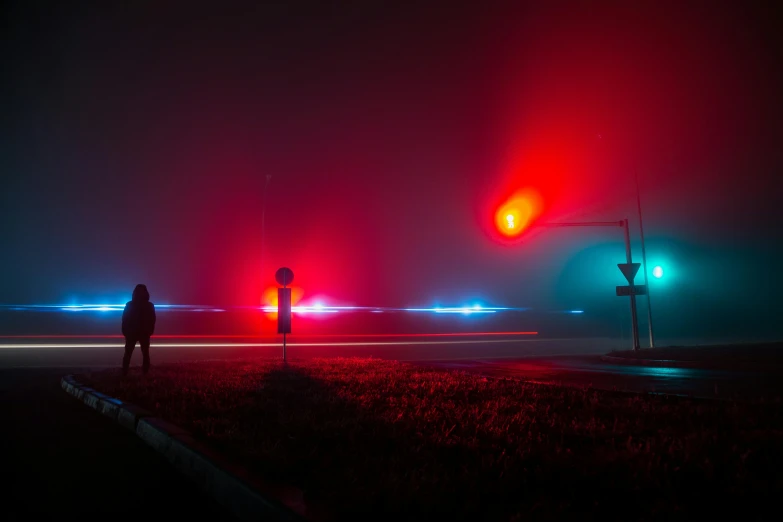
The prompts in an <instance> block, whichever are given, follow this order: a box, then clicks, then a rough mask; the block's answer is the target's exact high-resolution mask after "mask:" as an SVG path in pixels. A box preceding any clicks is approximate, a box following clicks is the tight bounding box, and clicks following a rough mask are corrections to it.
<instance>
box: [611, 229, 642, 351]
mask: <svg viewBox="0 0 783 522" xmlns="http://www.w3.org/2000/svg"><path fill="white" fill-rule="evenodd" d="M622 224H623V231H624V232H625V263H620V264H618V265H617V268H619V269H620V272H622V273H623V275H624V276H625V279H627V280H628V286H627V287H625V288H627V289H628V293H627V294H625V293H623V295H628V296H629V297H630V298H631V332H632V335H633V349H634V351H636V350H638V349H639V320H638V318H637V315H636V293H637V292H636V290H637V288H638V287H637V286H635V285H634V284H633V278H634V277H636V272H638V271H639V266H641V265H640V264H639V263H634V262H633V259H632V258H631V234H630V232H629V231H628V218H625V219H624V220H623V221H622ZM620 288H621V287H619V286H618V287H617V292H618V293H617V295H620ZM646 291H647V288H646V287H645V292H646ZM623 292H625V291H623Z"/></svg>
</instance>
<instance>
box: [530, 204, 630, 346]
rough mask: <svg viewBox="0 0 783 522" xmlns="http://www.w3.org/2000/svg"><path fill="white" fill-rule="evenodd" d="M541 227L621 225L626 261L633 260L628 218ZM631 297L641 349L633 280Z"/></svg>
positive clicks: (543, 224) (542, 224) (544, 225)
mask: <svg viewBox="0 0 783 522" xmlns="http://www.w3.org/2000/svg"><path fill="white" fill-rule="evenodd" d="M537 226H541V227H621V228H622V229H623V234H624V237H625V261H626V263H628V264H629V265H630V264H631V263H632V262H633V259H632V258H631V233H630V231H629V230H628V218H626V219H623V220H620V221H583V222H574V223H568V222H565V223H539V224H538V225H537ZM645 277H646V276H645ZM630 283H631V284H630V285H629V286H630V297H631V331H632V334H633V349H634V351H636V350H638V349H639V321H638V318H637V315H636V294H635V293H634V288H633V286H634V285H633V282H630Z"/></svg>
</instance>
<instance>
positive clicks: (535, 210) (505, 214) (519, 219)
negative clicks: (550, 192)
mask: <svg viewBox="0 0 783 522" xmlns="http://www.w3.org/2000/svg"><path fill="white" fill-rule="evenodd" d="M541 208H542V203H541V197H540V196H539V194H538V192H536V191H535V190H533V189H529V188H528V189H523V190H520V191H517V192H515V193H514V194H513V195H512V196H511V197H510V198H508V199H507V200H506V201H505V202H504V203H503V204H502V205H500V206H499V207H498V209H497V210H496V211H495V227H496V228H497V230H498V232H500V233H501V234H502V235H504V236H506V237H517V236H519V235H520V234H522V232H524V231H525V230H526V229H527V228H528V227H529V226H530V224H531V223H532V222H533V220H535V219H536V218H537V217H538V216H539V215H540V214H541Z"/></svg>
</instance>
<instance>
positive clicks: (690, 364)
mask: <svg viewBox="0 0 783 522" xmlns="http://www.w3.org/2000/svg"><path fill="white" fill-rule="evenodd" d="M601 360H602V361H604V362H608V363H612V364H627V365H631V366H657V367H659V368H700V367H703V366H704V365H703V364H701V363H698V362H696V361H674V360H668V359H631V358H629V357H614V356H611V355H602V356H601Z"/></svg>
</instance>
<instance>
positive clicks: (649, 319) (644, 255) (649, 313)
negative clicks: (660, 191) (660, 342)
mask: <svg viewBox="0 0 783 522" xmlns="http://www.w3.org/2000/svg"><path fill="white" fill-rule="evenodd" d="M636 208H637V209H638V210H639V234H640V238H641V240H642V270H644V286H646V287H647V327H648V329H649V332H650V348H655V337H654V336H653V320H652V307H651V306H650V285H649V284H647V250H646V249H645V248H644V225H643V224H642V198H641V196H640V195H639V174H638V173H637V174H636Z"/></svg>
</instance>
